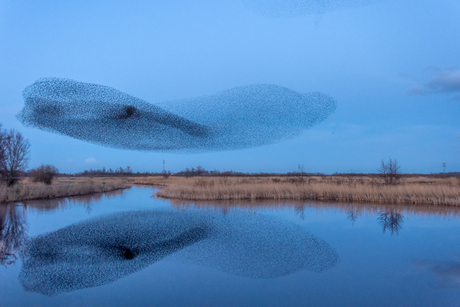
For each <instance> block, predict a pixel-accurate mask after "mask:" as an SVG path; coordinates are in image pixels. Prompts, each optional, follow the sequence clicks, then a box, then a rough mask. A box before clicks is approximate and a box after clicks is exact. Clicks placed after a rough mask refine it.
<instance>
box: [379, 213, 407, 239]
mask: <svg viewBox="0 0 460 307" xmlns="http://www.w3.org/2000/svg"><path fill="white" fill-rule="evenodd" d="M378 220H379V222H380V224H381V225H382V227H383V232H384V233H385V231H387V230H388V231H389V232H391V235H393V234H396V235H398V234H399V231H400V230H401V229H402V223H403V220H404V216H403V215H402V214H401V213H399V212H397V211H395V210H390V211H386V212H381V213H380V214H379V217H378Z"/></svg>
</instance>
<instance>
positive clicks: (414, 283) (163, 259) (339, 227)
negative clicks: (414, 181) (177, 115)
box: [0, 187, 460, 307]
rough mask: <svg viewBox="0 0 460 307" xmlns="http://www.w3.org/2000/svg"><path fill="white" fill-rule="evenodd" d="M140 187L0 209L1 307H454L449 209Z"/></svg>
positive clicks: (459, 278)
mask: <svg viewBox="0 0 460 307" xmlns="http://www.w3.org/2000/svg"><path fill="white" fill-rule="evenodd" d="M153 192H154V190H153V189H151V188H148V187H133V188H131V189H129V190H125V191H117V192H113V193H107V194H105V195H98V196H91V197H80V198H72V199H67V200H53V201H44V202H30V203H28V204H18V205H16V206H11V205H10V206H6V205H4V206H0V225H2V227H3V232H2V237H1V238H0V240H1V241H0V248H1V250H2V251H3V253H2V254H1V259H0V261H1V263H2V264H3V265H2V266H0V306H28V305H33V306H82V305H85V306H115V305H117V306H127V305H132V306H139V305H168V306H171V305H178V306H183V305H188V306H203V305H205V306H217V305H218V306H222V305H230V306H244V305H246V306H254V305H267V306H280V305H282V306H287V305H291V306H457V307H458V306H460V210H454V209H446V208H441V209H437V210H433V209H430V208H423V207H397V206H375V205H374V206H373V205H368V206H364V205H352V204H321V203H301V202H298V203H296V202H288V203H279V202H232V203H230V202H221V203H193V202H192V203H188V202H175V201H173V202H171V201H167V200H159V199H154V198H152V197H151V196H152V194H153Z"/></svg>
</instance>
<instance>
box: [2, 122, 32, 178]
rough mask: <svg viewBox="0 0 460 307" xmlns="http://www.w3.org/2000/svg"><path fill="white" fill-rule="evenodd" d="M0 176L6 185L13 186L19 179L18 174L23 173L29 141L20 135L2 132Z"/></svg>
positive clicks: (27, 157) (27, 159)
mask: <svg viewBox="0 0 460 307" xmlns="http://www.w3.org/2000/svg"><path fill="white" fill-rule="evenodd" d="M0 135H1V146H0V148H1V150H0V151H1V156H0V175H1V178H2V180H3V181H5V182H6V183H7V185H9V186H10V185H13V184H14V183H16V182H17V181H18V179H19V174H20V172H21V171H24V170H25V168H26V167H27V163H28V162H29V151H30V144H29V141H28V140H27V139H26V138H24V137H23V136H22V134H21V133H19V132H17V131H15V130H10V131H9V132H6V131H2V132H1V133H0Z"/></svg>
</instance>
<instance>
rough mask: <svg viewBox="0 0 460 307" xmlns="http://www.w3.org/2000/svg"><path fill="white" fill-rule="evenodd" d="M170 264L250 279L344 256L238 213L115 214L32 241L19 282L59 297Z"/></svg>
mask: <svg viewBox="0 0 460 307" xmlns="http://www.w3.org/2000/svg"><path fill="white" fill-rule="evenodd" d="M167 256H168V257H169V258H168V259H170V260H171V261H180V262H186V263H192V264H198V265H203V266H210V267H214V268H216V269H219V270H221V271H223V272H227V273H230V274H235V275H240V276H246V277H251V278H276V277H279V276H284V275H288V274H292V273H294V272H297V271H299V270H310V271H315V272H322V271H324V270H327V269H329V268H331V267H333V266H334V265H335V264H336V263H337V262H338V259H339V256H338V255H337V253H336V252H335V250H334V249H332V248H331V247H330V246H329V245H328V244H327V243H326V242H324V241H322V240H320V239H318V238H316V237H314V236H313V235H311V234H309V233H307V232H305V231H304V230H303V229H302V228H301V227H300V226H298V225H295V224H293V223H289V222H283V221H281V220H278V219H276V218H273V217H266V216H263V215H259V214H257V215H253V214H246V213H238V212H233V213H232V214H227V215H224V214H222V213H211V212H209V211H204V212H200V211H172V212H169V211H168V212H167V211H137V212H123V213H116V214H113V215H108V216H104V217H100V218H96V219H92V220H89V221H85V222H82V223H78V224H74V225H71V226H68V227H65V228H62V229H60V230H58V231H56V232H53V233H49V234H45V235H42V236H38V237H36V238H34V239H32V240H30V241H29V243H28V244H27V245H26V248H25V250H24V252H23V266H22V270H21V272H20V274H19V280H20V282H21V283H22V285H23V286H24V289H26V290H27V291H33V292H38V293H41V294H46V295H56V294H59V293H62V292H69V291H73V290H77V289H82V288H88V287H95V286H99V285H103V284H107V283H111V282H114V281H115V280H117V279H119V278H121V277H123V276H126V275H128V274H131V273H134V272H136V271H139V270H141V269H143V268H145V267H147V266H149V265H151V264H153V263H154V262H156V261H159V260H161V259H163V258H164V257H167Z"/></svg>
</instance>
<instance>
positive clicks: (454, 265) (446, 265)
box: [415, 260, 460, 289]
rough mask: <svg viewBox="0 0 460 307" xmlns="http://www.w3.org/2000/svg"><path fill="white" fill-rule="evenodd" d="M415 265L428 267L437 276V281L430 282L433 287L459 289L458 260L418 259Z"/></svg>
mask: <svg viewBox="0 0 460 307" xmlns="http://www.w3.org/2000/svg"><path fill="white" fill-rule="evenodd" d="M415 265H416V266H417V267H419V268H424V269H428V270H429V271H430V272H431V273H432V274H433V275H435V276H436V277H438V283H436V284H432V285H431V286H432V287H433V288H459V289H460V261H459V260H457V261H455V260H454V261H437V260H418V261H415Z"/></svg>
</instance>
